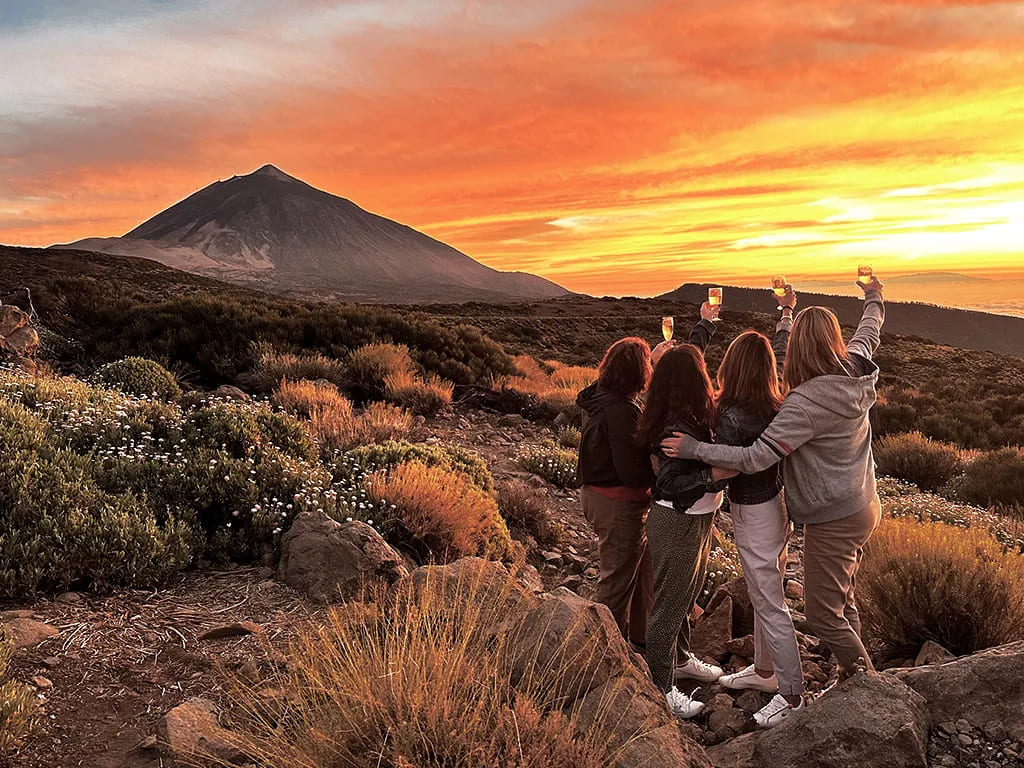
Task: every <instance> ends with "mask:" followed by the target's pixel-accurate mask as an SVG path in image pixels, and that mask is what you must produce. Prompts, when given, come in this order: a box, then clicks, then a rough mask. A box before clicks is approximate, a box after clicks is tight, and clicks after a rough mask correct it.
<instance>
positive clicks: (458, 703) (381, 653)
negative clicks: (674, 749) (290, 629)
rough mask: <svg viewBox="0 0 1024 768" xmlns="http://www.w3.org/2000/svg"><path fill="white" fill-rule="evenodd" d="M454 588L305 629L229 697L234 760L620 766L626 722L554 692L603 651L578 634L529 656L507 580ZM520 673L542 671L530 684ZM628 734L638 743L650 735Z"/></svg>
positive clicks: (291, 765)
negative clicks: (518, 633)
mask: <svg viewBox="0 0 1024 768" xmlns="http://www.w3.org/2000/svg"><path fill="white" fill-rule="evenodd" d="M448 587H449V585H448V584H445V583H444V582H440V581H438V580H437V579H436V577H433V575H432V574H430V575H428V576H427V579H426V581H425V583H424V584H423V585H422V586H420V587H417V586H416V585H412V584H407V585H404V586H403V587H401V588H400V590H399V592H398V594H397V595H396V596H395V597H393V598H390V599H387V600H377V604H378V607H377V608H376V610H374V611H372V612H367V611H366V610H365V607H364V606H363V605H362V604H359V603H354V604H350V605H347V606H343V607H340V608H336V609H333V610H332V611H330V612H329V613H328V615H327V617H326V621H325V623H324V624H322V625H320V626H318V627H317V628H315V629H307V630H305V631H303V632H302V634H301V635H300V636H299V638H298V639H297V640H296V641H295V642H294V643H293V645H292V646H291V647H290V649H289V651H288V654H287V655H288V659H289V663H288V664H287V665H272V666H271V671H270V672H269V675H270V676H269V679H267V680H265V681H264V683H265V687H264V685H261V686H260V687H251V686H248V685H245V684H241V685H239V686H238V688H239V690H238V691H237V692H236V693H235V695H234V696H232V699H233V700H235V701H237V702H240V707H239V708H238V709H239V710H240V711H236V713H235V714H234V716H233V718H232V720H233V723H234V727H233V729H232V732H231V734H230V738H231V739H232V740H233V741H234V742H235V743H236V745H237V747H238V748H239V751H241V752H242V753H244V754H246V755H249V756H250V757H251V759H252V761H253V762H254V763H257V764H259V765H266V766H276V768H300V767H301V768H305V767H307V766H328V765H331V766H368V767H369V768H373V766H378V765H379V766H389V767H390V768H411V767H412V766H417V767H419V766H422V767H423V768H427V767H428V766H432V767H437V766H451V767H452V768H456V767H458V768H468V767H469V766H472V768H609V767H610V766H612V765H614V764H617V756H618V752H619V749H620V747H619V745H618V744H617V743H610V742H611V739H610V738H609V734H610V733H611V732H612V731H613V730H615V726H616V724H618V718H620V717H621V711H620V710H618V709H616V708H615V707H613V706H612V705H611V704H610V703H605V704H603V705H601V704H599V705H598V706H597V707H596V708H595V710H596V711H594V712H592V714H591V716H590V717H588V718H587V720H583V719H582V718H581V717H580V715H579V713H578V706H576V705H574V706H569V705H567V704H566V702H565V701H564V700H563V699H561V698H560V697H559V695H558V690H559V688H560V687H561V688H572V689H574V690H579V689H580V688H581V686H585V685H586V682H585V681H580V680H579V679H578V678H580V677H582V676H583V675H585V674H586V671H587V670H590V669H593V668H594V662H593V661H592V655H593V654H595V653H596V654H600V653H602V652H603V648H594V646H593V644H591V643H581V642H579V638H580V633H579V632H569V633H566V636H565V637H564V639H563V640H562V643H561V644H560V645H559V646H557V647H555V648H553V649H551V655H552V656H553V657H554V659H555V660H554V661H551V660H549V659H548V658H546V657H545V658H540V653H541V650H540V649H539V648H538V649H535V650H533V651H532V655H527V656H525V658H524V657H523V652H522V651H520V650H519V649H518V648H517V647H516V646H515V645H514V643H515V633H514V632H510V631H507V630H506V629H505V627H507V625H508V620H509V618H510V616H521V615H523V614H524V613H525V612H526V611H527V610H528V609H529V607H530V604H529V603H528V602H527V600H528V599H529V598H528V597H525V596H523V595H522V593H521V592H520V591H518V589H517V588H516V585H515V584H514V582H513V581H512V579H511V577H510V578H509V583H508V584H507V585H506V586H504V588H502V586H501V585H497V586H496V587H495V588H494V589H487V588H486V582H485V581H484V579H483V577H479V578H478V577H476V576H473V577H470V578H465V579H460V582H459V584H458V585H454V586H452V587H451V588H448ZM453 592H455V593H456V594H455V596H454V597H453V595H452V593H453ZM499 592H500V594H497V593H499ZM499 627H501V628H502V629H501V630H500V631H499V630H498V629H497V628H499ZM524 666H525V667H527V668H543V669H544V670H545V672H546V673H547V674H545V675H522V674H521V673H520V672H519V671H518V670H519V669H521V668H522V667H524ZM553 678H554V679H558V680H563V681H572V682H565V683H563V685H561V686H556V685H552V684H551V682H550V681H551V679H553ZM583 690H586V689H585V687H584V688H583ZM270 692H273V694H272V696H268V694H270ZM609 698H610V697H609ZM268 700H269V701H273V702H275V709H274V712H273V716H268V714H267V710H268V704H267V703H268ZM590 701H591V702H593V701H594V699H593V697H591V698H590ZM618 725H619V729H620V730H621V724H618ZM633 727H635V728H636V733H635V734H633V737H634V738H638V737H640V736H641V735H642V734H643V733H645V732H646V731H647V730H649V729H650V728H652V727H653V725H652V724H651V723H649V722H644V721H642V720H641V721H640V722H637V723H636V724H635V726H633Z"/></svg>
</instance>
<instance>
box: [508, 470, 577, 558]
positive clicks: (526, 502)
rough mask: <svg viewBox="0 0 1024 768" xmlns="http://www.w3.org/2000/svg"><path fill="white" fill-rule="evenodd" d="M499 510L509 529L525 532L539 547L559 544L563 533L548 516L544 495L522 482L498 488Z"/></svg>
mask: <svg viewBox="0 0 1024 768" xmlns="http://www.w3.org/2000/svg"><path fill="white" fill-rule="evenodd" d="M498 511H499V512H501V516H502V517H503V518H504V519H505V522H506V524H508V526H509V527H510V528H520V529H522V530H524V531H526V532H527V533H529V534H530V535H531V536H533V538H534V539H536V540H537V543H538V544H540V545H541V546H542V547H551V546H554V545H556V544H558V542H559V541H560V540H561V539H562V536H563V534H564V530H563V528H562V526H561V525H560V524H559V523H557V522H555V520H554V518H553V517H552V516H551V510H550V509H549V507H548V499H547V494H545V493H544V491H542V490H540V489H539V488H533V487H532V486H530V485H528V484H527V483H524V482H523V481H522V480H510V481H508V482H506V483H502V484H501V485H499V486H498Z"/></svg>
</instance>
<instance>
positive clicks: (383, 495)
mask: <svg viewBox="0 0 1024 768" xmlns="http://www.w3.org/2000/svg"><path fill="white" fill-rule="evenodd" d="M366 482H367V490H368V493H369V496H370V498H371V499H372V500H374V501H386V502H388V504H390V505H393V507H394V509H393V512H392V514H393V516H392V517H391V518H389V519H385V520H382V521H381V524H380V528H381V530H382V532H383V533H384V535H385V537H386V538H388V540H389V541H395V542H404V543H406V544H407V545H408V546H410V547H411V548H412V549H413V550H414V551H415V552H416V553H417V554H418V556H419V557H420V559H421V560H424V561H425V560H427V559H429V558H430V557H431V556H434V557H437V558H439V559H442V560H455V559H458V558H459V557H464V556H466V555H484V556H487V557H491V558H501V557H508V556H510V555H511V554H512V553H513V551H514V548H513V546H512V540H511V539H510V538H509V533H508V528H507V527H506V525H505V522H504V520H502V518H501V515H500V514H499V512H498V505H497V503H496V502H495V500H494V497H493V496H491V495H490V494H489V493H487V492H485V491H484V490H482V489H481V488H479V487H478V486H476V485H474V484H473V483H472V482H471V481H470V480H469V478H467V477H466V476H465V475H463V474H462V473H460V472H455V471H453V470H450V469H446V468H444V467H437V466H435V467H428V466H427V465H425V464H420V463H419V462H411V463H408V464H400V465H398V466H397V467H395V468H393V469H392V470H390V471H388V472H381V473H379V474H376V475H374V476H373V477H370V478H368V479H367V481H366Z"/></svg>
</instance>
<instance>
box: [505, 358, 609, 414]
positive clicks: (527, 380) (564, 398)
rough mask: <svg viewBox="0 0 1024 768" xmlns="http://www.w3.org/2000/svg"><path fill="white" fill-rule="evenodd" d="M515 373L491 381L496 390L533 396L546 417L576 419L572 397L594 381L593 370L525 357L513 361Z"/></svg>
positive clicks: (574, 403)
mask: <svg viewBox="0 0 1024 768" xmlns="http://www.w3.org/2000/svg"><path fill="white" fill-rule="evenodd" d="M514 361H515V365H516V374H517V375H513V376H507V377H502V378H498V379H495V381H494V383H493V387H494V389H495V390H496V391H502V390H504V389H510V390H513V391H516V392H522V393H526V394H531V395H534V396H536V397H537V399H538V401H539V402H540V405H541V408H542V409H543V410H544V411H546V413H547V415H549V416H554V415H557V414H559V413H565V414H567V415H568V416H569V417H570V418H573V419H578V417H579V409H578V407H577V405H576V396H577V395H578V394H579V392H580V390H581V389H584V388H586V387H587V386H589V385H590V384H592V383H593V382H594V381H596V380H597V369H596V368H585V367H581V366H568V365H563V364H561V363H559V362H557V361H553V360H550V361H547V362H544V363H540V362H538V361H537V360H536V359H534V358H532V357H530V356H529V355H519V356H518V357H516V358H514Z"/></svg>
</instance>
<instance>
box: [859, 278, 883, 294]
mask: <svg viewBox="0 0 1024 768" xmlns="http://www.w3.org/2000/svg"><path fill="white" fill-rule="evenodd" d="M857 285H858V286H860V289H861V290H862V291H864V293H867V292H868V291H881V290H882V283H881V282H880V281H879V279H878V275H872V276H871V280H869V281H868V282H866V283H862V282H861V281H860V280H858V281H857Z"/></svg>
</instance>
